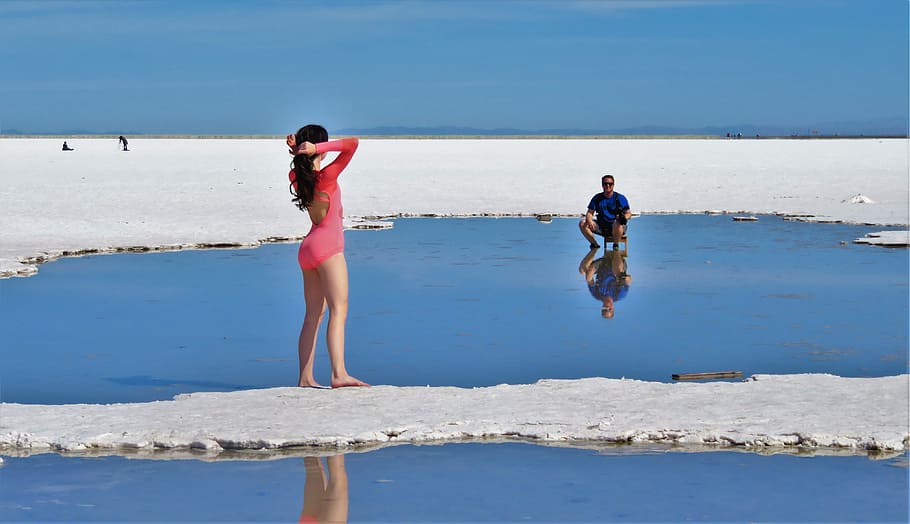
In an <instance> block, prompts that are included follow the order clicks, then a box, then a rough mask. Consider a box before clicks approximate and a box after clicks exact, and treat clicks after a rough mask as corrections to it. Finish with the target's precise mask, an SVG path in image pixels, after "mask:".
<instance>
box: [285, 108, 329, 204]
mask: <svg viewBox="0 0 910 524" xmlns="http://www.w3.org/2000/svg"><path fill="white" fill-rule="evenodd" d="M294 136H295V137H296V140H297V145H298V146H300V145H302V144H303V143H304V142H310V143H312V144H318V143H320V142H327V141H328V140H329V132H328V131H326V130H325V128H324V127H322V126H320V125H316V124H310V125H306V126H303V127H301V128H300V129H298V130H297V134H296V135H294ZM314 158H316V155H313V156H308V155H306V154H304V153H301V154H299V155H294V160H293V161H292V162H291V167H292V168H293V169H294V180H292V181H291V187H290V189H291V194H292V195H294V198H292V199H291V201H292V202H294V205H295V206H297V207H298V208H300V210H301V211H304V210H306V208H308V207H310V204H311V203H312V202H313V194H314V193H315V191H316V172H315V171H313V159H314Z"/></svg>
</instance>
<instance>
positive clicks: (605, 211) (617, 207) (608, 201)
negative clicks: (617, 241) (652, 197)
mask: <svg viewBox="0 0 910 524" xmlns="http://www.w3.org/2000/svg"><path fill="white" fill-rule="evenodd" d="M627 209H629V201H628V200H627V199H626V197H625V195H622V194H620V193H617V192H616V191H614V192H613V194H612V195H611V196H610V198H607V197H606V196H604V194H603V193H597V194H596V195H594V197H593V198H591V203H590V204H588V210H589V211H594V212H595V213H597V225H598V226H600V228H601V230H605V229H604V228H605V227H607V226H609V227H613V222H614V221H615V220H616V217H617V216H618V215H620V214H621V213H625V212H626V210H627Z"/></svg>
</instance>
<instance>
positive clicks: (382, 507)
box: [0, 443, 908, 522]
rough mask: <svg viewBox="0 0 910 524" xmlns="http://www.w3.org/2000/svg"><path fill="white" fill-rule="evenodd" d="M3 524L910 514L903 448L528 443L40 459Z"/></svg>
mask: <svg viewBox="0 0 910 524" xmlns="http://www.w3.org/2000/svg"><path fill="white" fill-rule="evenodd" d="M0 483H2V484H0V485H2V487H3V489H2V493H0V520H3V521H7V520H16V521H55V520H69V521H157V522H188V521H204V522H225V521H267V522H295V521H298V519H299V521H300V522H346V521H350V522H616V521H621V522H642V521H644V522H683V521H695V522H705V521H711V522H718V521H720V522H755V521H763V522H780V521H786V522H906V519H907V515H908V508H907V505H908V503H907V489H908V482H907V456H906V455H904V456H902V457H898V458H892V459H887V460H879V461H873V460H869V459H868V458H866V457H798V456H785V455H774V456H761V455H757V454H753V453H742V452H732V451H716V452H707V453H665V452H663V451H661V450H655V451H652V452H645V451H633V452H621V451H620V452H606V453H604V452H598V451H595V450H586V449H569V448H551V447H544V446H534V445H529V444H520V443H508V444H502V443H500V444H493V443H488V444H447V445H441V446H416V447H415V446H399V447H392V448H384V449H379V450H376V451H371V452H369V453H352V454H348V455H337V456H329V457H322V458H317V457H305V458H304V457H292V458H281V459H277V460H245V461H234V460H229V461H218V462H212V463H207V462H201V461H196V460H171V461H166V460H144V459H128V458H123V457H103V458H71V457H60V456H57V455H39V456H35V457H31V458H28V459H8V464H7V466H6V467H4V468H0Z"/></svg>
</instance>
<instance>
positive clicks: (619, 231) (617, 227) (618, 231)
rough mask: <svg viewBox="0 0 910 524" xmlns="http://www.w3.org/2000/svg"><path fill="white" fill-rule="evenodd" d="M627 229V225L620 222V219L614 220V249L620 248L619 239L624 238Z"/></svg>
mask: <svg viewBox="0 0 910 524" xmlns="http://www.w3.org/2000/svg"><path fill="white" fill-rule="evenodd" d="M625 230H626V228H625V226H623V225H622V224H620V223H619V221H614V222H613V249H619V241H620V240H622V235H623V233H624V232H625Z"/></svg>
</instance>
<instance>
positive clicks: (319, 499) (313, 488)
mask: <svg viewBox="0 0 910 524" xmlns="http://www.w3.org/2000/svg"><path fill="white" fill-rule="evenodd" d="M303 464H304V468H305V471H306V476H305V477H304V479H303V509H302V510H301V511H300V520H301V521H303V520H304V517H309V518H310V520H313V521H315V520H317V519H318V518H319V516H320V514H321V513H322V512H323V511H324V510H323V503H324V501H325V497H326V483H327V482H326V478H325V470H324V469H322V461H321V460H319V457H303Z"/></svg>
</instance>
